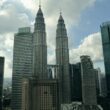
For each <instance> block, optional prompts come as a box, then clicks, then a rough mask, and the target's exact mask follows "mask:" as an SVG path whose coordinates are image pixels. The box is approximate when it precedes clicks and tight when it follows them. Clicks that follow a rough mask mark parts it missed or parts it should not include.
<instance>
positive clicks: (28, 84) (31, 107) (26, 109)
mask: <svg viewBox="0 0 110 110" xmlns="http://www.w3.org/2000/svg"><path fill="white" fill-rule="evenodd" d="M22 91H23V100H22V101H23V103H22V110H41V109H42V110H47V109H48V110H58V109H59V103H58V81H57V80H50V79H49V80H44V79H43V80H41V79H40V80H38V79H37V77H36V78H35V77H31V78H30V79H25V80H23V89H22Z"/></svg>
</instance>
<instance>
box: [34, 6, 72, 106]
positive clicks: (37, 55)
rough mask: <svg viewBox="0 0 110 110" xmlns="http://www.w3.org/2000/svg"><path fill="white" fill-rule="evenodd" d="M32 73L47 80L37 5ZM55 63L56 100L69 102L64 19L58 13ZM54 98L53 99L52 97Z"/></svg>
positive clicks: (67, 56) (45, 58)
mask: <svg viewBox="0 0 110 110" xmlns="http://www.w3.org/2000/svg"><path fill="white" fill-rule="evenodd" d="M33 47H34V48H33V56H34V57H33V63H34V64H33V74H34V76H36V77H37V79H38V80H45V81H46V80H48V81H49V79H48V74H47V43H46V31H45V21H44V17H43V13H42V9H41V7H39V10H38V13H37V16H36V19H35V25H34V33H33ZM56 65H57V66H58V69H57V73H58V74H57V78H56V79H54V80H57V81H58V96H59V98H58V102H59V103H60V104H64V103H70V99H71V96H70V94H71V93H70V76H69V49H68V37H67V31H66V27H65V23H64V19H63V17H62V15H61V14H60V17H59V20H58V24H57V30H56ZM53 100H55V99H53Z"/></svg>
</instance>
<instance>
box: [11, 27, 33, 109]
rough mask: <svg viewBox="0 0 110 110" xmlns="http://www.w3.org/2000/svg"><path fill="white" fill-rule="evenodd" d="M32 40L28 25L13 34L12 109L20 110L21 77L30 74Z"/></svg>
mask: <svg viewBox="0 0 110 110" xmlns="http://www.w3.org/2000/svg"><path fill="white" fill-rule="evenodd" d="M32 41H33V38H32V33H31V31H30V28H29V27H25V28H20V29H19V31H18V33H17V34H15V36H14V54H13V76H12V110H21V105H22V101H21V100H22V78H23V76H27V77H28V76H32V59H33V58H32Z"/></svg>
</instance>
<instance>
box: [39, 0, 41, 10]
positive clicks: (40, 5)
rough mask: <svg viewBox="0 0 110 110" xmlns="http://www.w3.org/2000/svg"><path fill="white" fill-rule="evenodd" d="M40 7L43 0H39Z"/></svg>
mask: <svg viewBox="0 0 110 110" xmlns="http://www.w3.org/2000/svg"><path fill="white" fill-rule="evenodd" d="M39 8H41V0H39Z"/></svg>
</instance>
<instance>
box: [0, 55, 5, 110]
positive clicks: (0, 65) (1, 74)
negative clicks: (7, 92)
mask: <svg viewBox="0 0 110 110" xmlns="http://www.w3.org/2000/svg"><path fill="white" fill-rule="evenodd" d="M3 77H4V57H0V110H2V109H3V108H2V107H3V102H2V101H3V99H2V97H3Z"/></svg>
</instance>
